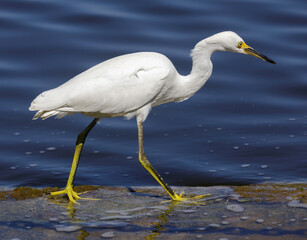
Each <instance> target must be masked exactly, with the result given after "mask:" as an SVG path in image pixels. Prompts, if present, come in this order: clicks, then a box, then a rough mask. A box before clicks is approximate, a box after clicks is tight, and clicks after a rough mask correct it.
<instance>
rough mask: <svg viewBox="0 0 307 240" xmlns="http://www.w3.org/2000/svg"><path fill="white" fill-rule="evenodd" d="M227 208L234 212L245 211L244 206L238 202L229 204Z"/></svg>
mask: <svg viewBox="0 0 307 240" xmlns="http://www.w3.org/2000/svg"><path fill="white" fill-rule="evenodd" d="M226 209H227V210H229V211H232V212H236V213H239V212H243V211H244V208H243V207H242V206H240V205H237V204H231V205H227V206H226Z"/></svg>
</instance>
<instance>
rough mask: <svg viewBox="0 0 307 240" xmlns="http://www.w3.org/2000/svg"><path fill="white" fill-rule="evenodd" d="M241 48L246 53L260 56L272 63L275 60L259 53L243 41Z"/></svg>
mask: <svg viewBox="0 0 307 240" xmlns="http://www.w3.org/2000/svg"><path fill="white" fill-rule="evenodd" d="M241 48H242V49H243V50H244V52H245V53H246V54H248V55H251V56H254V57H257V58H260V59H261V60H263V61H266V62H269V63H272V64H276V62H274V61H273V60H272V59H271V58H269V57H267V56H265V55H263V54H261V53H260V52H258V51H256V50H255V49H253V48H251V47H250V46H248V45H247V44H246V43H243V44H242V47H241Z"/></svg>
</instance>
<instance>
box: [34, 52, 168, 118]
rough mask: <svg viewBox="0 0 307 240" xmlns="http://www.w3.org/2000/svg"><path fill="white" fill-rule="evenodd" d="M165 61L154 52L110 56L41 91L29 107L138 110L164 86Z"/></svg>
mask: <svg viewBox="0 0 307 240" xmlns="http://www.w3.org/2000/svg"><path fill="white" fill-rule="evenodd" d="M168 61H169V60H168V59H167V58H166V57H165V56H163V55H160V54H153V53H152V54H151V53H138V54H128V55H124V56H121V57H117V58H113V59H110V60H108V61H105V62H103V63H101V64H98V65H96V66H94V67H93V68H91V69H89V70H87V71H85V72H83V73H81V74H79V75H77V76H76V77H74V78H73V79H71V80H70V81H68V82H66V83H64V84H63V85H61V86H59V87H58V88H55V89H52V90H49V91H46V92H43V93H42V94H40V95H39V96H38V97H37V98H36V99H34V100H33V102H32V104H31V107H30V110H41V111H45V112H46V111H55V110H56V111H60V112H68V113H73V112H84V113H95V112H99V113H106V114H122V113H127V112H131V111H134V110H137V109H139V108H141V107H142V106H144V105H146V104H148V103H150V102H151V101H153V100H154V99H155V97H156V96H157V95H158V94H159V92H160V91H161V89H162V88H163V86H164V84H165V80H166V78H167V76H168V73H169V71H170V66H169V65H168V64H169V62H168ZM53 115H54V114H53Z"/></svg>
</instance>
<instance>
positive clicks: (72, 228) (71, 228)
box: [55, 225, 81, 232]
mask: <svg viewBox="0 0 307 240" xmlns="http://www.w3.org/2000/svg"><path fill="white" fill-rule="evenodd" d="M79 229H81V226H76V225H75V226H74V225H72V226H67V225H57V226H56V228H55V230H57V231H58V232H74V231H77V230H79Z"/></svg>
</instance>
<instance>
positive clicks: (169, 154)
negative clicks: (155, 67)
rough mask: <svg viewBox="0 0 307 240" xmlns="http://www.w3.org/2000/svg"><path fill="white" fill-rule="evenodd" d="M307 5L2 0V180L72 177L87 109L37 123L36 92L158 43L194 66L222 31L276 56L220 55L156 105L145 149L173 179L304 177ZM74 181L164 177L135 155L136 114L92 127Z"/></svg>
mask: <svg viewBox="0 0 307 240" xmlns="http://www.w3.org/2000/svg"><path fill="white" fill-rule="evenodd" d="M306 9H307V3H306V1H303V0H301V1H300V0H295V1H290V0H288V1H276V0H271V1H235V2H233V1H232V2H229V1H226V0H224V1H200V0H198V1H196V0H195V1H182V0H180V1H162V0H160V1H146V2H145V1H134V2H133V3H131V2H130V1H123V0H122V1H120V0H118V1H112V2H111V1H110V2H106V1H80V0H77V1H69V2H63V1H59V0H53V1H50V0H46V1H40V2H37V1H1V3H0V29H1V31H0V43H1V44H0V76H1V88H0V91H1V92H0V98H1V103H2V104H1V106H0V107H1V121H0V128H1V135H0V141H1V144H0V149H1V150H0V151H1V158H0V176H1V177H0V185H1V186H20V185H23V186H25V185H30V186H59V187H62V186H64V185H65V183H66V180H67V177H68V173H69V170H70V166H71V161H72V155H73V151H74V149H73V148H74V142H75V139H76V136H77V134H78V133H79V132H80V131H81V130H82V129H83V128H84V127H85V126H86V125H87V124H88V123H89V122H90V119H89V118H87V117H84V116H82V115H74V116H68V117H65V118H63V119H61V120H55V119H48V120H46V121H41V120H37V121H32V120H31V118H32V116H33V112H29V111H28V107H29V105H30V102H31V101H32V99H33V98H34V97H36V95H38V94H39V93H40V92H42V91H44V90H47V89H50V88H54V87H56V86H58V85H60V84H62V83H63V82H65V81H67V80H68V79H70V78H72V77H73V76H75V75H76V74H78V73H80V72H82V71H84V70H86V69H87V68H89V67H91V66H93V65H95V64H97V63H99V62H102V61H104V60H106V59H108V58H111V57H115V56H117V55H121V54H125V53H130V52H136V51H157V52H161V53H163V54H165V55H166V56H168V57H169V58H170V59H171V60H172V61H173V63H174V64H175V66H176V67H177V69H178V71H179V72H180V73H181V74H188V73H189V71H190V69H191V59H190V57H189V53H190V49H192V48H193V47H194V45H195V44H196V43H197V42H198V41H199V40H201V39H203V38H205V37H207V36H210V35H212V34H214V33H217V32H220V31H224V30H232V31H235V32H237V33H238V34H239V35H240V36H242V38H243V39H244V40H245V41H246V42H247V44H249V45H251V46H252V47H254V48H255V49H257V50H259V51H260V52H263V53H264V54H266V55H268V56H269V57H271V58H272V59H274V60H275V61H276V62H277V64H276V65H271V64H268V63H265V62H262V61H260V60H259V59H256V58H252V57H248V56H243V55H239V54H234V53H215V54H214V55H213V57H212V60H213V63H214V70H213V74H212V77H211V79H210V80H209V81H208V82H207V83H206V85H205V87H203V88H202V89H201V90H200V91H199V92H197V93H196V94H195V95H194V96H193V97H192V98H191V99H189V100H188V101H185V102H182V103H179V104H175V103H170V104H166V105H162V106H159V107H156V108H154V109H153V111H152V112H151V114H150V115H149V117H148V119H147V120H146V122H145V124H144V131H145V151H146V153H147V157H148V158H149V159H150V161H151V162H152V164H153V166H155V167H156V169H157V170H158V172H160V173H161V175H162V176H164V178H165V180H166V181H167V182H168V183H169V184H171V185H188V186H205V185H217V184H227V185H228V184H247V183H260V182H263V181H274V182H277V181H282V182H287V181H306V180H307V178H306V176H307V174H306V169H307V168H306V153H307V150H306V149H307V148H306V135H307V127H306V126H307V110H306V103H307V102H306V100H307V97H306V92H307V80H306V77H305V73H306V64H307V60H306V57H305V56H306V54H307V48H306V46H305V44H306V41H307V31H306V30H307V10H306ZM263 166H265V167H263ZM75 184H76V185H80V184H96V185H157V183H156V182H155V180H154V179H152V178H151V177H150V176H149V175H148V174H147V172H146V171H145V170H144V169H143V168H142V167H141V166H140V164H139V163H138V159H137V128H136V122H135V120H130V121H127V120H124V119H122V118H113V119H105V120H103V121H102V122H101V123H100V124H99V125H98V126H96V127H95V129H94V130H93V131H92V132H91V133H90V135H89V137H88V140H87V142H86V145H85V148H84V151H83V156H82V159H81V161H80V164H79V168H78V172H77V176H76V181H75Z"/></svg>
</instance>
